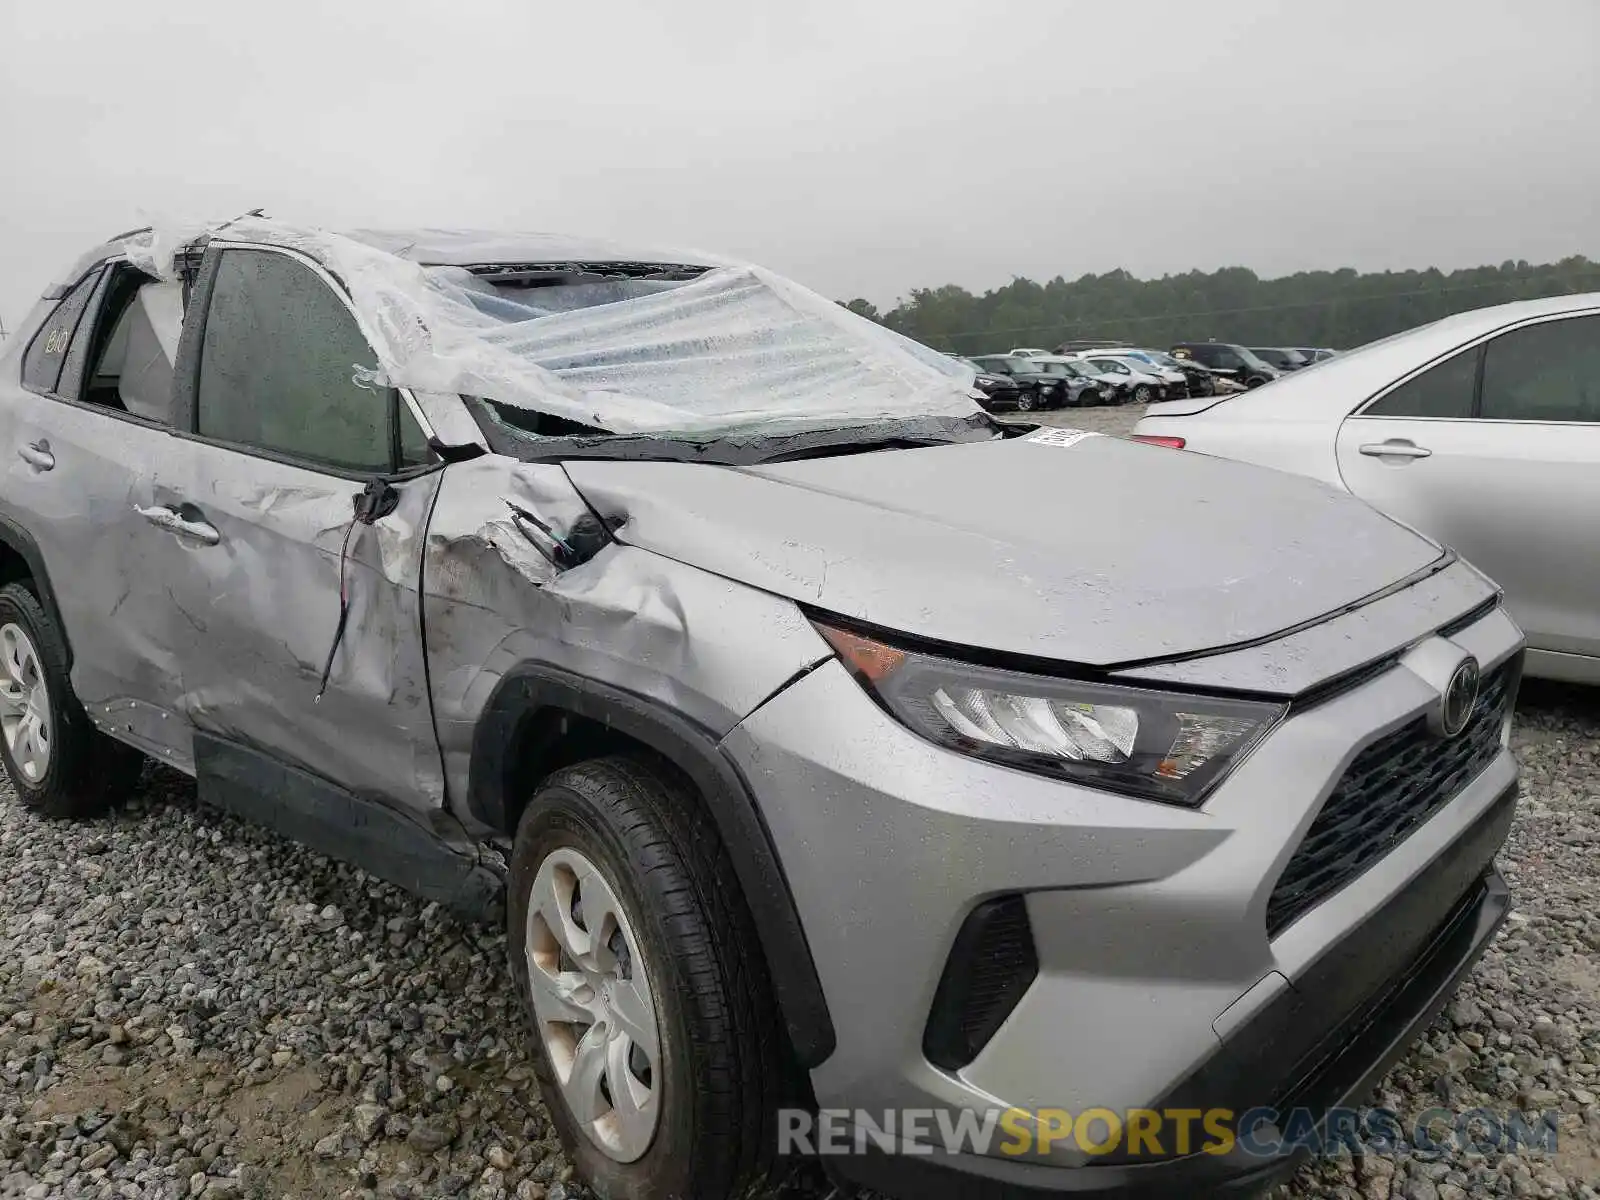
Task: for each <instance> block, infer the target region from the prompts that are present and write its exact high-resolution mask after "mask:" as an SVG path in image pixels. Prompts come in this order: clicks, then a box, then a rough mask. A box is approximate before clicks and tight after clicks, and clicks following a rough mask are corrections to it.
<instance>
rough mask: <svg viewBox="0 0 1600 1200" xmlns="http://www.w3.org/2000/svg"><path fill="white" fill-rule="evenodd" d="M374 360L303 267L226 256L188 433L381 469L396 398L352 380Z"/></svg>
mask: <svg viewBox="0 0 1600 1200" xmlns="http://www.w3.org/2000/svg"><path fill="white" fill-rule="evenodd" d="M373 359H374V355H373V353H372V350H371V348H370V347H369V346H368V345H367V343H366V339H365V338H364V337H362V335H361V330H360V328H359V327H358V326H357V325H356V322H355V318H354V317H352V316H351V315H350V310H349V309H347V308H346V307H345V305H344V302H343V301H342V300H341V299H340V298H339V296H337V295H336V294H335V293H334V292H333V291H332V289H330V288H329V286H328V285H327V284H326V283H324V282H323V280H322V278H321V276H319V275H318V274H317V273H316V272H315V271H313V270H312V269H311V268H310V267H308V266H306V265H305V264H304V263H302V262H300V261H298V260H296V259H293V258H290V257H288V256H287V255H284V254H276V253H273V252H271V251H266V250H224V251H223V252H222V260H221V261H220V262H219V263H218V264H217V274H216V280H215V283H214V285H213V288H212V292H211V303H210V307H209V308H208V309H207V310H206V324H205V333H204V335H203V337H202V338H201V343H200V378H199V382H198V385H197V387H196V398H195V408H196V432H197V433H200V434H203V435H204V436H206V437H212V438H216V439H218V440H219V441H224V442H233V443H235V444H237V445H241V446H250V447H255V448H257V449H262V450H271V451H275V452H277V453H279V454H285V455H288V456H291V457H293V458H298V459H305V460H308V461H310V462H314V463H323V464H326V465H328V466H334V467H341V468H345V469H347V470H354V471H370V472H374V473H377V472H383V471H388V470H390V469H391V466H392V455H391V452H390V439H389V415H390V413H391V412H392V411H393V407H394V403H395V400H396V396H395V393H394V392H393V391H391V390H387V389H377V388H370V387H363V386H361V385H359V384H357V383H355V382H354V381H353V379H352V376H353V374H354V371H355V368H356V367H357V366H358V365H362V366H371V365H372V363H373Z"/></svg>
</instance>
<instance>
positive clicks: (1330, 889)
mask: <svg viewBox="0 0 1600 1200" xmlns="http://www.w3.org/2000/svg"><path fill="white" fill-rule="evenodd" d="M1513 670H1514V663H1507V664H1505V665H1503V666H1501V667H1499V668H1498V669H1496V670H1495V671H1493V672H1492V673H1490V674H1489V675H1487V676H1485V677H1484V680H1483V685H1482V687H1481V688H1480V689H1479V692H1478V703H1477V704H1476V705H1475V706H1474V707H1473V710H1472V716H1471V718H1470V719H1469V720H1468V721H1467V724H1466V726H1465V728H1463V729H1462V731H1461V732H1460V733H1459V734H1457V735H1456V736H1455V737H1453V738H1441V737H1438V736H1437V735H1435V734H1434V733H1433V732H1432V731H1431V730H1430V729H1429V728H1428V723H1427V720H1426V719H1425V718H1422V717H1418V718H1417V719H1416V720H1414V721H1412V722H1411V723H1410V724H1408V725H1404V726H1402V727H1401V728H1399V729H1397V730H1395V731H1394V732H1393V733H1391V734H1388V735H1386V736H1384V737H1382V738H1379V739H1378V740H1377V741H1376V742H1373V743H1372V745H1370V746H1368V747H1367V748H1366V749H1365V750H1363V751H1362V752H1361V753H1360V754H1358V755H1356V757H1355V759H1354V761H1352V762H1351V764H1350V767H1349V769H1348V770H1347V771H1346V772H1345V773H1344V777H1343V778H1342V779H1340V780H1339V784H1338V786H1337V787H1335V788H1334V789H1333V794H1332V795H1331V796H1329V797H1328V800H1327V803H1325V804H1324V805H1323V806H1322V811H1321V812H1319V813H1318V814H1317V818H1316V820H1315V821H1313V822H1312V823H1311V828H1310V829H1309V830H1308V831H1307V832H1306V837H1305V841H1303V842H1301V843H1300V848H1299V849H1297V850H1296V851H1295V852H1294V857H1292V858H1291V859H1290V860H1289V865H1288V866H1287V867H1285V868H1284V871H1283V875H1282V876H1281V877H1279V879H1278V884H1277V886H1276V887H1275V888H1273V890H1272V896H1271V897H1270V899H1268V901H1267V934H1268V936H1269V937H1276V936H1277V935H1278V934H1279V933H1281V932H1282V931H1283V930H1284V929H1286V928H1287V927H1288V926H1289V925H1291V924H1293V923H1294V921H1295V920H1296V918H1298V917H1299V916H1301V915H1302V914H1303V913H1305V912H1306V911H1307V910H1308V909H1310V908H1313V907H1315V906H1316V905H1318V904H1320V903H1321V902H1322V901H1323V900H1325V899H1326V898H1327V897H1328V896H1330V895H1332V894H1333V893H1334V892H1336V891H1338V890H1339V889H1340V888H1342V887H1344V885H1345V884H1347V883H1349V882H1350V881H1351V880H1353V879H1355V878H1356V877H1357V876H1358V875H1360V874H1361V873H1362V872H1363V871H1365V870H1366V869H1367V868H1368V867H1370V866H1371V865H1372V864H1373V863H1375V862H1377V861H1378V860H1379V859H1380V858H1382V857H1383V856H1384V855H1385V854H1387V853H1389V851H1391V850H1393V849H1394V848H1395V847H1396V846H1398V845H1399V844H1400V843H1401V842H1403V841H1404V840H1405V839H1406V838H1407V837H1409V836H1410V835H1411V833H1412V832H1413V831H1415V830H1416V829H1418V828H1419V827H1421V826H1422V824H1423V823H1424V822H1426V821H1427V820H1428V818H1429V817H1431V816H1433V815H1434V813H1436V812H1438V811H1439V810H1440V809H1441V808H1443V807H1444V806H1445V805H1446V804H1448V803H1449V802H1450V800H1451V799H1452V798H1453V797H1454V796H1455V795H1456V794H1457V793H1458V792H1460V791H1461V789H1462V788H1463V787H1465V786H1466V785H1467V784H1468V783H1469V782H1471V780H1472V779H1474V778H1475V777H1476V776H1477V775H1478V774H1479V773H1480V772H1481V771H1482V770H1483V769H1484V768H1485V767H1487V766H1488V765H1489V764H1490V763H1491V762H1492V761H1494V757H1495V755H1496V754H1498V753H1499V751H1500V729H1501V723H1502V721H1503V720H1504V718H1505V714H1506V709H1507V706H1508V705H1509V703H1510V701H1511V686H1512V679H1513Z"/></svg>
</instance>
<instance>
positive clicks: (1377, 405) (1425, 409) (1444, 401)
mask: <svg viewBox="0 0 1600 1200" xmlns="http://www.w3.org/2000/svg"><path fill="white" fill-rule="evenodd" d="M1477 382H1478V352H1477V350H1475V349H1474V350H1463V351H1461V353H1459V354H1457V355H1455V356H1454V357H1453V358H1447V359H1445V360H1444V362H1442V363H1440V364H1439V365H1438V366H1436V367H1430V368H1429V369H1428V370H1426V371H1424V372H1423V373H1422V374H1421V375H1418V376H1416V377H1415V378H1414V379H1408V380H1406V382H1405V383H1402V384H1401V385H1400V386H1399V387H1397V388H1395V389H1394V391H1392V392H1390V393H1389V394H1388V395H1387V396H1382V397H1380V398H1379V399H1377V400H1376V401H1374V402H1373V403H1372V404H1371V405H1370V406H1369V407H1368V408H1367V410H1366V411H1365V412H1364V413H1363V414H1362V415H1363V416H1368V417H1436V418H1445V419H1450V418H1456V419H1458V420H1465V419H1466V418H1468V417H1470V416H1472V392H1473V388H1474V387H1476V386H1477Z"/></svg>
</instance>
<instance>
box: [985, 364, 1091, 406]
mask: <svg viewBox="0 0 1600 1200" xmlns="http://www.w3.org/2000/svg"><path fill="white" fill-rule="evenodd" d="M967 361H968V362H970V363H972V364H973V365H974V366H976V367H977V368H978V370H980V371H983V372H984V373H986V374H989V375H1004V376H1006V377H1007V378H1009V379H1010V380H1011V381H1012V382H1013V383H1015V384H1016V385H1017V387H1018V389H1019V391H1020V395H1019V396H1018V397H1017V406H1018V407H1019V408H1020V409H1022V411H1024V412H1028V411H1031V410H1033V409H1041V408H1060V407H1061V406H1062V405H1063V404H1066V403H1067V402H1068V401H1069V400H1070V399H1071V397H1072V393H1071V392H1070V391H1069V390H1068V388H1067V387H1066V386H1065V381H1064V380H1062V379H1061V378H1060V377H1058V376H1055V375H1051V374H1048V373H1047V372H1044V371H1041V370H1039V368H1038V367H1037V366H1036V365H1035V364H1034V362H1033V360H1032V359H1029V358H1020V357H1018V356H1017V355H1014V354H974V355H973V356H972V357H971V358H969V359H968V360H967Z"/></svg>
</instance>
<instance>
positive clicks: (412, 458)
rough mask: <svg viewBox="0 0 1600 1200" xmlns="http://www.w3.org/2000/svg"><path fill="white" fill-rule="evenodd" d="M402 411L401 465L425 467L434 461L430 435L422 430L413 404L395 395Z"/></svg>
mask: <svg viewBox="0 0 1600 1200" xmlns="http://www.w3.org/2000/svg"><path fill="white" fill-rule="evenodd" d="M395 402H396V404H397V406H398V408H399V412H400V466H401V467H402V468H404V467H425V466H427V465H428V464H429V463H430V462H432V461H433V451H432V450H430V449H429V448H428V436H427V434H425V433H423V432H422V426H421V425H418V424H417V419H416V417H414V416H412V415H411V406H410V405H409V404H407V403H406V402H405V401H404V400H402V399H400V397H398V396H396V397H395Z"/></svg>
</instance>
